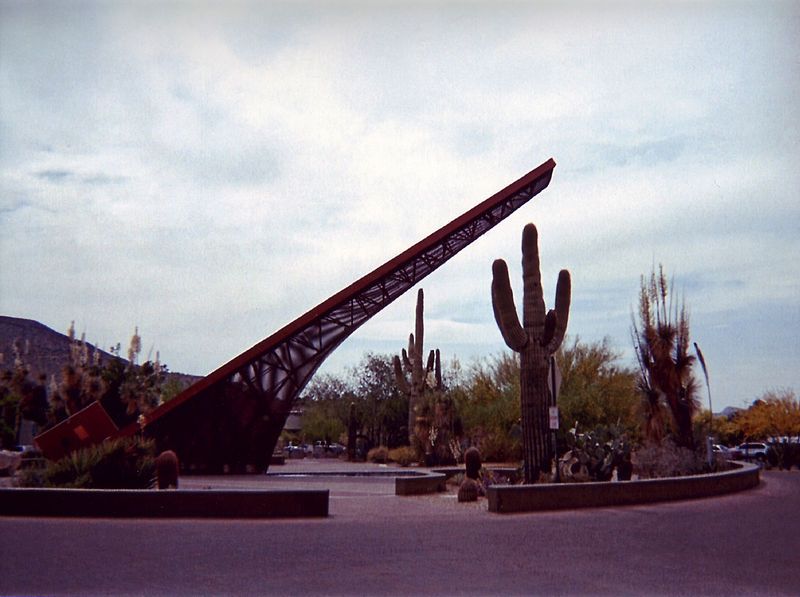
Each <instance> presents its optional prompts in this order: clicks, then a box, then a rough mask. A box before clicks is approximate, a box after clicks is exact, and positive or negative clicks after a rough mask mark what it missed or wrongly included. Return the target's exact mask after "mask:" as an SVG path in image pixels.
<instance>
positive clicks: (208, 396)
mask: <svg viewBox="0 0 800 597" xmlns="http://www.w3.org/2000/svg"><path fill="white" fill-rule="evenodd" d="M555 165H556V164H555V162H554V161H553V160H552V159H550V160H548V161H547V162H545V163H543V164H542V165H540V166H539V167H537V168H535V169H534V170H532V171H531V172H529V173H528V174H526V175H525V176H523V177H522V178H520V179H519V180H517V181H516V182H514V183H512V184H510V185H508V186H507V187H506V188H504V189H503V190H501V191H499V192H497V193H495V194H494V195H492V196H491V197H489V198H488V199H486V200H485V201H483V202H481V203H480V204H478V205H476V206H475V207H473V208H472V209H470V210H469V211H467V212H465V213H464V214H462V215H461V216H459V217H458V218H456V219H455V220H453V221H452V222H450V223H449V224H447V225H446V226H444V227H442V228H440V229H439V230H437V231H436V232H434V233H433V234H431V235H429V236H428V237H426V238H424V239H423V240H421V241H419V242H418V243H416V244H415V245H413V246H412V247H410V248H409V249H407V250H406V251H404V252H403V253H401V254H400V255H398V256H397V257H395V258H393V259H391V260H389V261H387V262H386V263H385V264H383V265H382V266H380V267H378V268H377V269H375V270H374V271H373V272H371V273H369V274H367V275H366V276H364V277H362V278H361V279H359V280H357V281H356V282H354V283H353V284H351V285H350V286H348V287H347V288H345V289H343V290H342V291H340V292H338V293H337V294H335V295H333V296H332V297H330V298H329V299H327V300H326V301H324V302H323V303H321V304H320V305H318V306H316V307H314V308H313V309H311V310H310V311H308V312H307V313H305V314H304V315H301V316H300V317H298V318H297V319H296V320H294V321H293V322H291V323H290V324H288V325H286V326H284V327H283V328H281V329H280V330H278V331H277V332H275V333H274V334H272V335H271V336H269V337H267V338H266V339H264V340H262V341H261V342H259V343H258V344H256V345H255V346H253V347H252V348H250V349H249V350H247V351H245V352H243V353H242V354H241V355H239V356H238V357H236V358H234V359H233V360H231V361H229V362H228V363H225V364H224V365H222V366H221V367H219V368H218V369H217V370H216V371H214V372H212V373H211V374H209V375H208V376H206V377H205V378H203V379H202V380H200V381H199V382H197V383H195V384H194V385H192V386H191V387H189V388H187V389H186V390H184V391H183V392H182V393H180V394H179V395H178V396H176V397H175V398H174V399H172V400H171V401H169V402H167V403H165V404H162V405H161V406H159V407H158V408H157V409H155V410H154V411H152V412H151V413H150V414H149V416H148V418H147V420H148V422H147V425H146V427H145V432H146V433H147V434H149V435H153V436H154V437H156V438H157V439H159V440H162V441H161V442H160V443H161V444H162V445H163V446H164V447H170V448H172V449H176V450H177V451H178V453H179V454H181V452H183V453H184V454H185V456H184V457H186V456H188V455H189V454H188V452H189V451H192V450H194V451H197V450H200V451H203V452H205V451H206V450H205V449H204V448H207V447H209V445H210V444H214V442H215V441H217V440H219V439H220V437H221V436H220V435H219V434H220V433H222V435H224V436H225V437H227V439H226V440H224V441H222V443H224V444H226V447H225V448H224V450H223V451H226V450H227V451H228V452H230V454H231V455H232V454H233V453H236V454H237V456H236V457H235V458H233V460H235V461H236V463H235V464H233V463H231V462H228V461H230V460H231V458H230V457H223V458H222V460H225V461H226V464H228V465H229V466H234V468H235V467H237V466H238V467H239V468H241V466H243V465H244V464H245V463H246V464H247V465H256V466H258V467H260V468H265V467H266V466H268V464H269V455H270V454H271V453H272V450H273V449H274V447H275V444H276V442H277V439H278V435H279V434H280V431H281V429H282V428H283V424H284V423H285V420H286V417H287V416H288V413H289V410H290V409H291V406H292V403H293V402H294V400H295V398H297V396H298V395H299V394H300V392H301V391H302V389H303V387H304V386H305V385H306V383H307V382H308V381H309V380H310V379H311V377H312V375H313V374H314V372H315V371H316V370H317V368H318V367H319V366H320V365H321V364H322V362H323V361H324V360H325V358H326V357H327V356H328V355H330V353H331V352H333V350H334V349H335V348H336V347H338V346H339V345H340V344H341V343H342V342H343V341H344V340H345V339H346V338H347V337H348V336H350V334H352V333H353V332H354V331H355V330H357V329H358V328H359V327H360V326H361V325H362V324H364V323H365V322H366V321H367V320H368V319H369V318H371V317H372V316H373V315H375V314H377V313H378V312H379V311H381V310H382V309H383V308H384V307H386V306H387V305H389V304H390V303H391V302H392V301H394V300H395V299H396V298H398V297H399V296H400V295H401V294H403V293H404V292H405V291H407V290H408V289H410V288H411V287H413V286H414V285H415V284H417V283H418V282H419V281H420V280H422V279H423V278H425V277H426V276H427V275H428V274H430V273H431V272H433V271H434V270H436V269H437V268H438V267H439V266H441V265H442V264H444V263H445V262H447V261H448V260H449V259H450V258H452V257H453V256H454V255H456V254H457V253H458V252H459V251H460V250H461V249H463V248H464V247H466V246H468V245H469V244H470V243H472V242H473V241H474V240H476V239H477V238H479V237H480V236H481V235H483V234H484V233H486V232H487V231H489V230H491V229H492V228H493V227H494V226H496V225H497V224H498V223H500V222H501V221H502V220H504V219H505V218H506V217H508V216H509V215H511V214H512V213H513V212H514V211H516V210H517V209H518V208H519V207H521V206H522V205H524V204H525V203H527V202H528V201H529V200H530V199H531V198H532V197H534V196H535V195H536V194H538V193H539V192H541V191H542V190H544V189H545V188H546V187H547V186H548V184H549V183H550V179H551V177H552V173H553V168H555ZM191 411H195V412H191ZM214 423H217V424H218V425H217V426H219V425H223V426H226V425H227V427H229V429H228V431H227V432H215V431H214ZM189 428H193V431H192V430H190V429H189ZM134 431H135V429H134V428H128V429H126V430H123V433H132V432H134ZM192 432H194V433H195V434H197V436H192V435H191V434H192ZM208 434H211V435H212V436H215V434H216V436H215V437H204V438H203V437H201V436H208ZM231 435H233V436H234V437H231ZM190 445H191V446H193V448H190V447H189V446H190ZM242 452H246V453H248V454H242ZM262 454H263V456H262ZM217 464H218V465H222V461H221V460H220V461H219V462H218V463H217Z"/></svg>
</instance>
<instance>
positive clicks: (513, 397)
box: [447, 352, 522, 461]
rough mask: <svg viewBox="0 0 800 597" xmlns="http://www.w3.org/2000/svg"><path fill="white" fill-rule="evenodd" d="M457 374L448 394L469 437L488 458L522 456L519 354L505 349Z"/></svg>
mask: <svg viewBox="0 0 800 597" xmlns="http://www.w3.org/2000/svg"><path fill="white" fill-rule="evenodd" d="M459 368H460V367H459ZM454 377H455V378H456V379H459V380H460V381H459V383H451V385H450V388H449V389H448V390H447V394H448V395H449V396H450V397H451V399H452V400H453V401H454V402H455V404H456V410H457V412H458V413H459V416H460V418H461V423H462V426H463V433H464V436H465V437H466V438H467V441H468V442H469V443H470V444H471V445H473V446H476V447H477V448H478V449H479V450H480V452H481V456H482V457H483V459H484V460H485V461H489V460H493V461H518V460H520V459H522V433H521V429H520V400H519V380H520V376H519V360H518V358H517V356H516V355H515V354H513V353H509V352H503V353H500V354H499V355H497V356H494V357H490V358H487V359H484V360H482V361H479V362H476V363H475V364H473V365H472V367H470V368H469V370H468V372H467V373H466V375H463V376H462V375H461V374H460V373H459V375H457V376H454ZM448 379H449V377H448Z"/></svg>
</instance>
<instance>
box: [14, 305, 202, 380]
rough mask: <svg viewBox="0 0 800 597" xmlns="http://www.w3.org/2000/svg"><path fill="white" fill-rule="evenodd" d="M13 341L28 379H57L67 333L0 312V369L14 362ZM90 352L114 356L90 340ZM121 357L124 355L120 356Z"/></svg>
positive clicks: (66, 354)
mask: <svg viewBox="0 0 800 597" xmlns="http://www.w3.org/2000/svg"><path fill="white" fill-rule="evenodd" d="M15 342H16V343H17V346H19V350H20V353H21V356H22V361H23V362H24V363H25V365H26V366H27V367H28V370H29V372H30V377H31V379H36V378H37V377H38V376H39V375H44V376H45V377H46V378H47V379H48V380H49V379H50V376H51V375H55V376H56V379H60V374H61V368H62V367H63V366H64V365H65V364H66V363H67V362H69V345H70V340H69V336H66V335H65V334H61V333H59V332H57V331H55V330H52V329H50V328H49V327H47V326H46V325H42V324H41V323H39V322H38V321H33V320H32V319H20V318H18V317H7V316H5V315H0V355H2V360H0V369H10V368H11V367H13V365H14V343H15ZM86 344H87V345H88V346H89V350H90V353H94V352H95V351H99V352H100V362H101V363H104V362H106V361H108V360H109V359H112V358H114V356H113V355H111V354H110V353H108V352H105V351H104V350H100V349H98V348H97V347H96V346H94V345H92V344H91V343H89V342H87V343H86ZM123 360H125V359H123ZM168 378H169V379H177V380H179V381H181V382H182V383H183V384H184V386H188V385H189V384H192V383H194V382H196V381H198V380H200V379H202V377H200V376H197V375H188V374H185V373H169V374H168Z"/></svg>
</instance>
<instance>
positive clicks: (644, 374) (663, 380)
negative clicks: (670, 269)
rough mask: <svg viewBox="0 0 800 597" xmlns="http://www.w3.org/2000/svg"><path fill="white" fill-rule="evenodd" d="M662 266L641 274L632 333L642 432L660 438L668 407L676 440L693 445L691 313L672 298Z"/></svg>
mask: <svg viewBox="0 0 800 597" xmlns="http://www.w3.org/2000/svg"><path fill="white" fill-rule="evenodd" d="M672 294H673V293H671V292H670V290H669V288H668V284H667V280H666V277H665V276H664V269H663V267H662V266H659V270H658V275H656V272H655V270H654V271H653V272H652V273H651V274H650V279H649V280H647V279H645V277H644V276H642V281H641V291H640V293H639V323H638V324H637V322H636V320H635V319H634V321H633V326H632V332H631V336H632V338H633V344H634V348H635V350H636V356H637V359H638V361H639V371H640V375H639V382H638V385H639V389H640V391H641V393H642V396H643V407H644V408H643V410H644V415H645V431H646V436H647V437H648V439H650V440H651V441H653V442H660V441H661V439H662V436H663V430H664V414H663V407H664V406H666V407H667V408H668V409H669V412H670V413H671V415H672V417H671V421H672V425H673V428H674V435H675V441H676V443H677V444H678V445H679V446H682V447H685V448H689V449H693V448H694V435H693V431H692V416H693V415H694V412H695V410H696V408H697V391H698V384H697V380H696V379H695V377H694V374H693V371H692V366H693V365H694V361H695V357H694V355H691V354H690V353H689V314H688V311H687V310H686V305H685V304H684V303H683V301H681V302H680V304H678V302H677V301H676V302H675V303H674V304H673V301H672Z"/></svg>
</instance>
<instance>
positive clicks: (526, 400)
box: [492, 224, 571, 483]
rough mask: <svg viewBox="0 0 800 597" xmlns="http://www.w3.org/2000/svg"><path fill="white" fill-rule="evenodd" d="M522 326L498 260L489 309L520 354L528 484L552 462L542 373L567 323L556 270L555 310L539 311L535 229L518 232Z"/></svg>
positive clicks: (563, 285)
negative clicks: (519, 239) (521, 286)
mask: <svg viewBox="0 0 800 597" xmlns="http://www.w3.org/2000/svg"><path fill="white" fill-rule="evenodd" d="M522 281H523V297H522V325H520V322H519V317H518V316H517V311H516V307H515V306H514V296H513V293H512V291H511V283H510V281H509V279H508V266H507V265H506V262H505V261H503V260H502V259H497V260H496V261H495V262H494V264H493V265H492V306H493V308H494V316H495V320H496V321H497V325H498V327H499V328H500V332H501V333H502V334H503V339H504V340H505V342H506V344H507V345H508V347H509V348H510V349H511V350H513V351H515V352H518V353H519V355H520V405H521V411H522V447H523V452H524V458H525V483H534V482H536V481H537V480H538V479H539V474H540V473H542V472H544V473H547V472H549V471H550V461H551V460H552V458H553V453H552V446H551V445H550V442H549V441H548V407H549V405H550V388H549V384H548V383H547V371H548V364H549V359H550V356H551V355H552V354H553V353H555V351H556V350H557V349H558V347H559V346H560V345H561V342H562V341H563V340H564V334H565V333H566V331H567V322H568V320H569V303H570V294H571V281H570V276H569V272H568V271H567V270H561V272H560V273H559V274H558V284H557V285H556V305H555V310H553V309H551V310H550V311H547V312H546V313H545V306H544V294H543V291H542V282H541V273H540V270H539V247H538V233H537V231H536V226H534V225H533V224H528V225H527V226H525V228H524V229H523V231H522Z"/></svg>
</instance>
